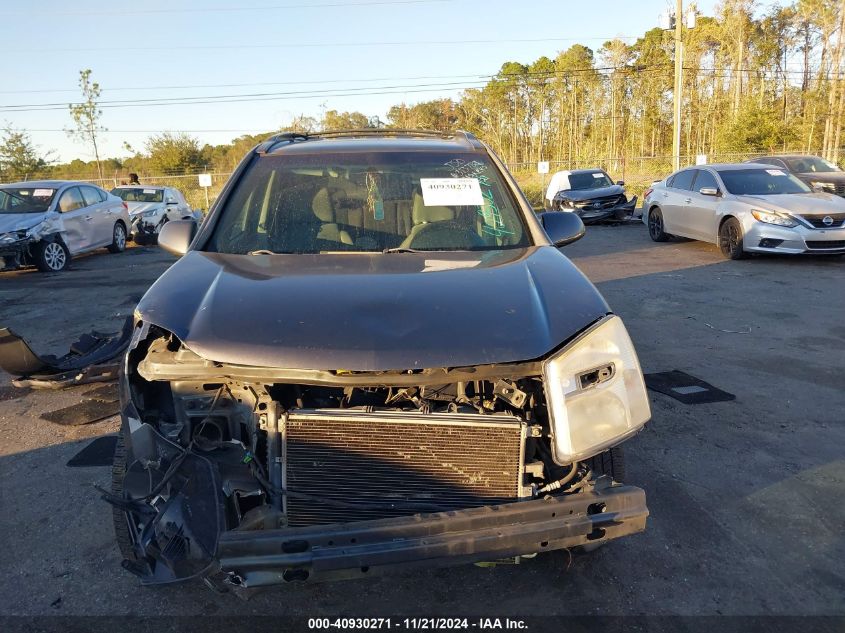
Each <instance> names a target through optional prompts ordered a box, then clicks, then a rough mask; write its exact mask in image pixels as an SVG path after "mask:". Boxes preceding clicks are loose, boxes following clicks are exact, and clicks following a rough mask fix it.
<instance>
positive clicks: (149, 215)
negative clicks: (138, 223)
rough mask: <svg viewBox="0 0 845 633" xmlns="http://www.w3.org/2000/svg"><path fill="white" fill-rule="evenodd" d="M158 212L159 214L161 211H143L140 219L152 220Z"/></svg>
mask: <svg viewBox="0 0 845 633" xmlns="http://www.w3.org/2000/svg"><path fill="white" fill-rule="evenodd" d="M160 212H161V209H150V210H149V211H144V212H143V213H142V214H141V217H144V218H152V217H154V216H157V215H158V214H159V213H160Z"/></svg>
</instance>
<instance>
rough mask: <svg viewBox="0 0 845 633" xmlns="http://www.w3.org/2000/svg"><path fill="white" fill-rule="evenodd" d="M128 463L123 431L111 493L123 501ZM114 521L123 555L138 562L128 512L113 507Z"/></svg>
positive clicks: (115, 462)
mask: <svg viewBox="0 0 845 633" xmlns="http://www.w3.org/2000/svg"><path fill="white" fill-rule="evenodd" d="M126 461H127V455H126V444H124V442H123V432H122V431H121V432H119V433H118V436H117V444H116V445H115V447H114V460H113V461H112V468H111V492H112V494H113V495H115V496H116V497H119V498H121V499H122V498H123V479H124V478H125V477H126V467H127V463H126ZM112 521H113V522H114V536H115V539H116V540H117V547H118V549H119V550H120V553H121V555H122V556H123V558H125V559H127V560H131V561H134V560H138V556H137V554H136V553H135V548H134V546H133V544H132V535H131V533H130V532H129V524H128V523H127V521H128V516H127V514H126V512H124V511H123V510H121V509H120V508H117V507H115V506H112Z"/></svg>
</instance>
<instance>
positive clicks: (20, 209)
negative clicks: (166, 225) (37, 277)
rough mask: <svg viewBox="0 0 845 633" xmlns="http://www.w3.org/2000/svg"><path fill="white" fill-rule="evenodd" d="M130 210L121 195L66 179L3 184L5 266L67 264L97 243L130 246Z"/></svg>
mask: <svg viewBox="0 0 845 633" xmlns="http://www.w3.org/2000/svg"><path fill="white" fill-rule="evenodd" d="M128 229H129V212H128V210H127V207H126V203H124V202H123V201H122V200H121V199H120V198H118V197H117V196H113V195H111V194H110V193H108V192H106V191H103V190H102V189H100V188H99V187H96V186H94V185H89V184H87V183H83V182H75V181H66V180H38V181H28V182H18V183H11V184H8V185H2V186H0V270H5V269H15V268H18V267H20V266H25V265H34V266H37V267H38V269H39V270H41V271H43V272H58V271H60V270H64V269H65V268H67V265H68V264H69V263H70V258H71V257H72V256H75V255H79V254H80V253H85V252H88V251H91V250H94V249H96V248H102V247H107V248H108V249H109V250H110V251H111V252H112V253H120V252H121V251H123V250H124V249H125V248H126V235H127V232H128Z"/></svg>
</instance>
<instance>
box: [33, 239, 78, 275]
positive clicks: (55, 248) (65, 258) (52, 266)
mask: <svg viewBox="0 0 845 633" xmlns="http://www.w3.org/2000/svg"><path fill="white" fill-rule="evenodd" d="M69 263H70V251H69V250H68V249H67V246H65V245H64V244H63V243H62V242H58V241H56V242H38V244H37V245H36V246H35V265H36V266H37V267H38V270H40V271H41V272H42V273H57V272H61V271H63V270H64V269H65V268H67V266H68V264H69Z"/></svg>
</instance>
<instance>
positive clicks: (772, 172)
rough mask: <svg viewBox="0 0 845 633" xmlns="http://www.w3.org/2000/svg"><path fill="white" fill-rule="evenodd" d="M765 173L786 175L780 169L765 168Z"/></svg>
mask: <svg viewBox="0 0 845 633" xmlns="http://www.w3.org/2000/svg"><path fill="white" fill-rule="evenodd" d="M766 173H767V174H769V175H770V176H786V174H785V173H784V172H783V171H782V170H780V169H767V170H766Z"/></svg>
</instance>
